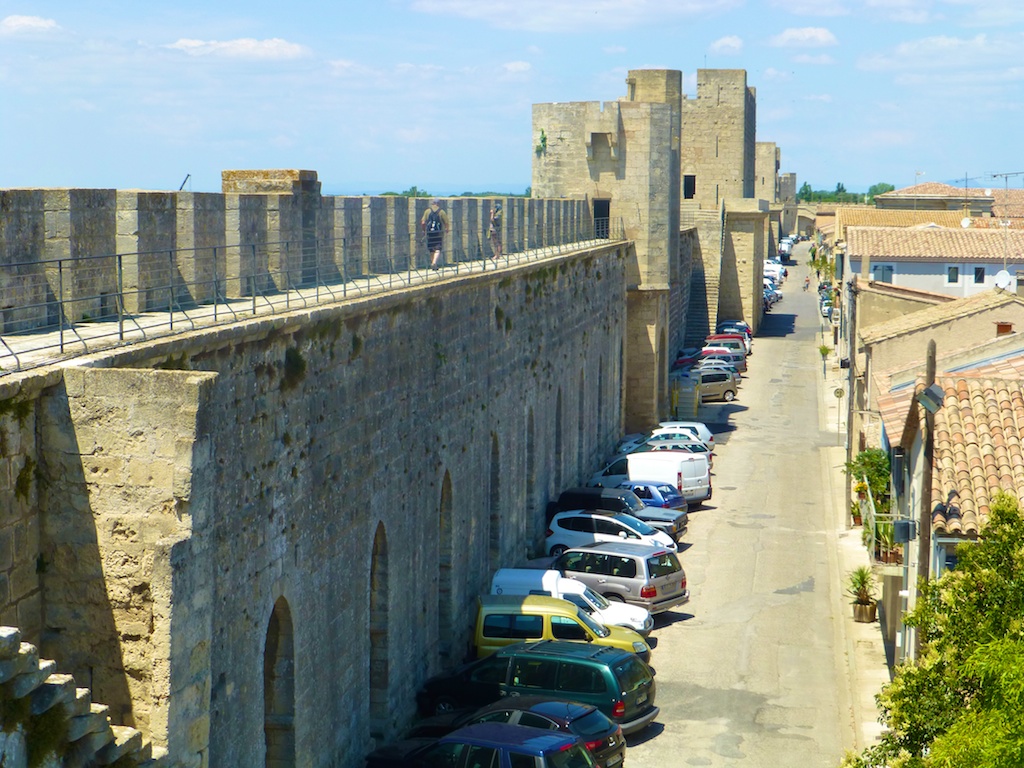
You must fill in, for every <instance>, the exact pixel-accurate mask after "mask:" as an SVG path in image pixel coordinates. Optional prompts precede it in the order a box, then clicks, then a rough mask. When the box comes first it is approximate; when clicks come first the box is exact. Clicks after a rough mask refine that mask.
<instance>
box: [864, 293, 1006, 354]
mask: <svg viewBox="0 0 1024 768" xmlns="http://www.w3.org/2000/svg"><path fill="white" fill-rule="evenodd" d="M1013 303H1018V304H1024V299H1022V298H1021V297H1019V296H1017V294H1015V293H1008V292H1006V291H1000V290H998V289H995V288H993V289H992V290H990V291H982V292H981V293H976V294H974V295H973V296H966V297H964V298H962V299H957V300H956V301H950V302H948V303H946V304H936V305H934V306H931V307H925V308H924V309H919V310H918V311H916V312H911V313H910V314H908V315H904V316H903V317H898V318H896V319H894V320H889V321H888V322H885V323H878V324H877V325H872V326H870V327H868V328H865V329H864V330H863V331H862V332H861V333H860V339H861V342H863V343H864V344H876V343H878V342H879V341H884V340H885V339H891V338H895V337H896V336H902V335H903V334H905V333H909V332H911V331H919V330H922V329H924V328H929V327H931V326H935V325H941V324H943V323H948V322H950V321H953V320H956V319H957V318H961V317H967V316H969V315H972V314H975V313H977V312H982V311H985V310H990V309H997V308H999V307H1003V306H1007V305H1009V304H1013Z"/></svg>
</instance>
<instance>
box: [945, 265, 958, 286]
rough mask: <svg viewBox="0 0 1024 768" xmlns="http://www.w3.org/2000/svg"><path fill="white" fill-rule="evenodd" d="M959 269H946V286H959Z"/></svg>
mask: <svg viewBox="0 0 1024 768" xmlns="http://www.w3.org/2000/svg"><path fill="white" fill-rule="evenodd" d="M959 283H960V267H946V285H959Z"/></svg>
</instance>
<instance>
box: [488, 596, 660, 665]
mask: <svg viewBox="0 0 1024 768" xmlns="http://www.w3.org/2000/svg"><path fill="white" fill-rule="evenodd" d="M523 640H572V641H575V642H582V643H593V644H595V645H607V646H610V647H612V648H621V649H623V650H625V651H632V652H633V653H635V654H637V655H638V656H639V657H640V658H642V659H643V660H644V661H649V660H650V658H651V646H649V645H648V644H647V641H646V640H644V639H643V638H642V637H640V635H639V634H637V633H636V632H634V631H633V630H632V629H628V628H626V627H621V626H610V627H607V626H605V625H604V624H602V623H601V622H599V621H597V620H596V619H594V618H593V617H591V616H590V614H589V613H587V612H586V611H584V610H583V609H581V608H580V607H579V606H577V605H576V604H575V603H570V602H569V601H568V600H562V599H560V598H557V597H547V596H546V595H483V596H481V597H478V598H477V612H476V628H475V630H474V632H473V650H474V652H475V655H476V656H477V657H480V656H488V655H490V654H492V653H494V652H495V651H497V650H498V649H499V648H503V647H505V646H506V645H512V644H513V643H518V642H520V641H523Z"/></svg>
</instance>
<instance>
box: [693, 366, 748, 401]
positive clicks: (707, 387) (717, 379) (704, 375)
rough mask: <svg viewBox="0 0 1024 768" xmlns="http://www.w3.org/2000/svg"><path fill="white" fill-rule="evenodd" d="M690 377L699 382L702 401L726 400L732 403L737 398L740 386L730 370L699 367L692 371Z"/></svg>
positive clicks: (698, 389) (698, 387) (698, 386)
mask: <svg viewBox="0 0 1024 768" xmlns="http://www.w3.org/2000/svg"><path fill="white" fill-rule="evenodd" d="M690 379H691V380H692V381H694V382H695V383H696V384H697V391H698V392H699V393H700V399H701V402H708V401H709V400H724V401H725V402H727V403H731V402H732V401H733V400H735V399H736V390H737V389H738V388H739V387H738V385H737V383H736V379H734V378H733V374H731V373H729V372H728V371H716V370H705V369H697V370H692V371H690Z"/></svg>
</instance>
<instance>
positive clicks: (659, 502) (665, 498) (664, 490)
mask: <svg viewBox="0 0 1024 768" xmlns="http://www.w3.org/2000/svg"><path fill="white" fill-rule="evenodd" d="M619 488H625V489H627V490H630V491H632V492H633V493H635V494H636V495H637V498H638V499H640V501H642V502H643V503H644V504H646V505H647V506H649V507H664V508H666V509H680V510H682V511H683V512H686V511H687V504H686V499H684V498H683V497H682V495H681V494H680V493H679V491H678V490H676V488H675V486H673V485H670V484H669V483H663V482H659V481H654V480H626V481H624V482H623V483H622V484H621V485H620V486H619Z"/></svg>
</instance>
